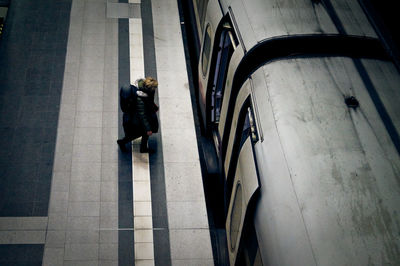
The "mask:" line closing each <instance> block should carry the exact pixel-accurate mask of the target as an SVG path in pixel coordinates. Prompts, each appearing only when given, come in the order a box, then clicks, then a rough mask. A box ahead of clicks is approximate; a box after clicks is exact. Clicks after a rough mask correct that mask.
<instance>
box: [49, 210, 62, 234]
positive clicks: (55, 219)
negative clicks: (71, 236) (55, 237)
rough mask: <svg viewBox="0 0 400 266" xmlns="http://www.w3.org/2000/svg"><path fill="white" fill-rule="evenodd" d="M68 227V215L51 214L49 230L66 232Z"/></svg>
mask: <svg viewBox="0 0 400 266" xmlns="http://www.w3.org/2000/svg"><path fill="white" fill-rule="evenodd" d="M66 227H67V215H66V214H63V213H61V214H59V213H55V214H51V213H50V214H49V225H48V229H47V230H65V229H66Z"/></svg>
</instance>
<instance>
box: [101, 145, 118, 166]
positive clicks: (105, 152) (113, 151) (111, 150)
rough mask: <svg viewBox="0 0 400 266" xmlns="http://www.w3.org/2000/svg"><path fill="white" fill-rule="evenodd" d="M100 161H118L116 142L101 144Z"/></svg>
mask: <svg viewBox="0 0 400 266" xmlns="http://www.w3.org/2000/svg"><path fill="white" fill-rule="evenodd" d="M101 148H102V152H101V155H102V156H101V161H102V162H103V163H106V162H107V163H118V151H119V147H118V145H116V144H111V145H102V146H101Z"/></svg>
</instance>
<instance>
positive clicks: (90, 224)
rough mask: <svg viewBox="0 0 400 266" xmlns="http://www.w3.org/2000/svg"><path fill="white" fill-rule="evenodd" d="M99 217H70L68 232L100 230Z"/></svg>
mask: <svg viewBox="0 0 400 266" xmlns="http://www.w3.org/2000/svg"><path fill="white" fill-rule="evenodd" d="M99 224H100V218H99V217H76V216H75V217H74V216H72V217H68V220H67V230H97V229H99Z"/></svg>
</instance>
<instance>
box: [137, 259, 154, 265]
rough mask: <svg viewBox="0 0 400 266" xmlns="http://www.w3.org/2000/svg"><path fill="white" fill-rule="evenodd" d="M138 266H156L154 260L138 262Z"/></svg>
mask: <svg viewBox="0 0 400 266" xmlns="http://www.w3.org/2000/svg"><path fill="white" fill-rule="evenodd" d="M135 265H136V266H154V265H155V264H154V260H136V261H135Z"/></svg>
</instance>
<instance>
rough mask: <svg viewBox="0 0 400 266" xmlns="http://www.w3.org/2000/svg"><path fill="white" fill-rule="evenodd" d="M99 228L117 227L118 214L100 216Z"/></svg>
mask: <svg viewBox="0 0 400 266" xmlns="http://www.w3.org/2000/svg"><path fill="white" fill-rule="evenodd" d="M100 229H101V230H111V229H118V216H100Z"/></svg>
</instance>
